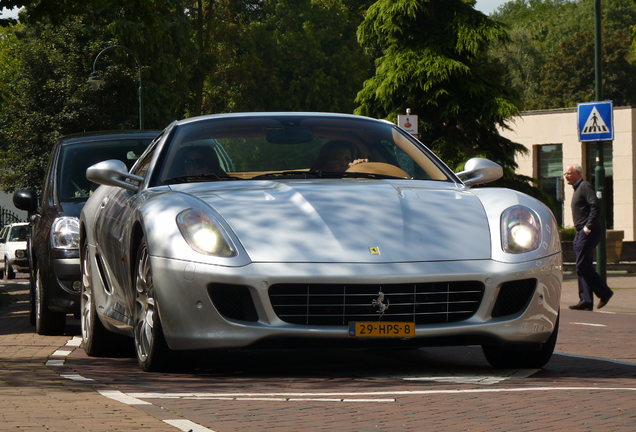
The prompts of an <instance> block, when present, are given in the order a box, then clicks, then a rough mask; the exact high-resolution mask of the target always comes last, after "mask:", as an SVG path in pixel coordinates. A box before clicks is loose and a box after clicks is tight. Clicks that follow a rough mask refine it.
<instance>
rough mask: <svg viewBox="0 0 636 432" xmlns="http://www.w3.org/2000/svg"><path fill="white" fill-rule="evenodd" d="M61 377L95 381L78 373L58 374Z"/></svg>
mask: <svg viewBox="0 0 636 432" xmlns="http://www.w3.org/2000/svg"><path fill="white" fill-rule="evenodd" d="M60 376H61V377H62V378H66V379H70V380H72V381H95V380H94V379H92V378H86V377H83V376H81V375H79V374H60Z"/></svg>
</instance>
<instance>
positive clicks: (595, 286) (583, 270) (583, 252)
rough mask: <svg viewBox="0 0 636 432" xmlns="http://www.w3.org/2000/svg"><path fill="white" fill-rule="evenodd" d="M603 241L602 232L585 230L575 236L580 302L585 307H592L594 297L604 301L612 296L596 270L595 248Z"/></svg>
mask: <svg viewBox="0 0 636 432" xmlns="http://www.w3.org/2000/svg"><path fill="white" fill-rule="evenodd" d="M600 240H601V230H600V229H598V228H596V229H593V230H592V232H590V233H589V234H585V232H584V231H583V230H580V231H577V233H576V235H575V236H574V245H573V246H574V253H575V254H576V274H577V275H578V277H579V300H580V302H581V303H582V304H584V305H589V306H592V305H593V303H594V297H593V296H592V293H594V294H596V296H597V297H599V298H601V299H604V298H609V297H610V296H611V293H612V290H611V289H610V288H609V287H608V286H607V284H606V283H605V281H604V280H603V278H602V277H601V276H600V275H599V274H598V273H596V270H595V269H594V263H593V260H594V248H595V247H596V245H597V244H598V242H599V241H600Z"/></svg>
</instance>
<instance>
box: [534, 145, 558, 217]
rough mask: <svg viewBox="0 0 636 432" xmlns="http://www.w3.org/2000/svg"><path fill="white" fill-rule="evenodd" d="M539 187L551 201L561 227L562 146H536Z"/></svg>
mask: <svg viewBox="0 0 636 432" xmlns="http://www.w3.org/2000/svg"><path fill="white" fill-rule="evenodd" d="M535 148H536V151H537V153H536V155H537V174H536V177H537V179H538V181H539V187H540V188H541V190H543V192H545V193H546V195H548V196H549V197H550V198H551V199H552V202H551V203H550V207H551V208H552V212H553V213H554V217H555V218H556V220H557V222H558V224H559V225H563V149H562V146H561V144H548V145H540V146H536V147H535Z"/></svg>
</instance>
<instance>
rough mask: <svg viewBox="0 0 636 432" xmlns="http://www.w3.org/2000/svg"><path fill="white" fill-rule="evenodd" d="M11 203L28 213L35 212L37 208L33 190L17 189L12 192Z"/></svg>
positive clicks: (35, 195)
mask: <svg viewBox="0 0 636 432" xmlns="http://www.w3.org/2000/svg"><path fill="white" fill-rule="evenodd" d="M13 205H14V206H16V207H17V208H19V209H20V210H24V211H26V212H28V213H35V212H36V210H37V209H38V195H37V193H36V192H35V191H34V190H27V189H21V190H17V191H15V192H14V193H13Z"/></svg>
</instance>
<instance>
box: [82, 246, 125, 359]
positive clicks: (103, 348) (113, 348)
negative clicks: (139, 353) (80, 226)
mask: <svg viewBox="0 0 636 432" xmlns="http://www.w3.org/2000/svg"><path fill="white" fill-rule="evenodd" d="M81 259H82V261H81V270H82V292H81V295H80V297H81V301H80V303H81V306H80V314H81V315H80V321H81V326H82V346H83V348H84V351H85V352H86V354H87V355H89V356H91V357H97V356H108V355H114V354H119V353H120V351H121V347H122V346H125V344H126V343H127V342H126V341H127V340H129V339H127V338H125V337H123V336H121V335H117V334H115V333H111V332H109V331H108V330H106V328H105V327H104V324H102V322H101V320H100V318H99V316H98V315H97V309H96V307H95V297H94V296H93V286H92V284H91V266H90V256H89V255H88V246H85V247H84V250H83V253H82V258H81Z"/></svg>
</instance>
